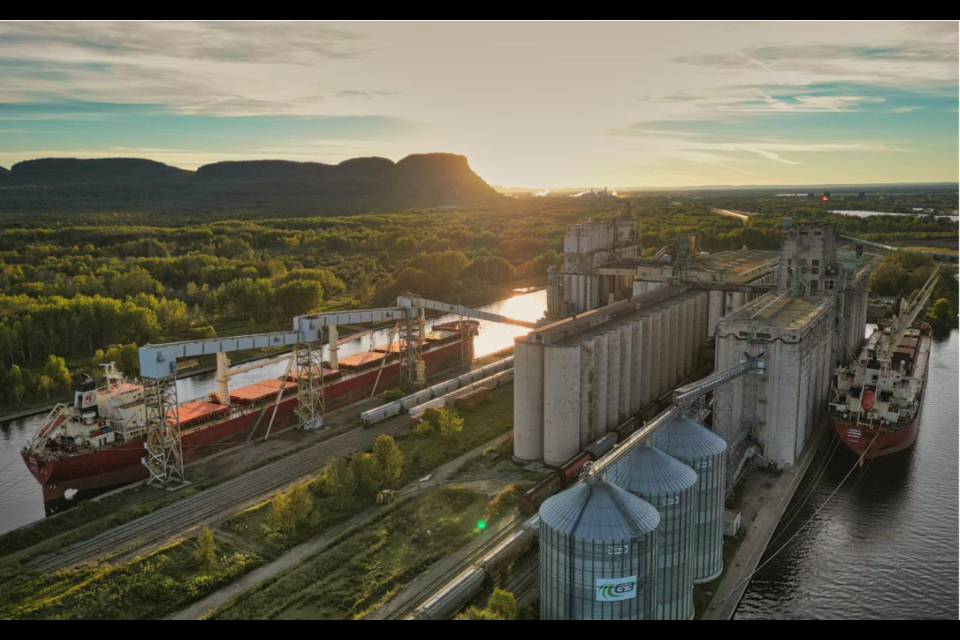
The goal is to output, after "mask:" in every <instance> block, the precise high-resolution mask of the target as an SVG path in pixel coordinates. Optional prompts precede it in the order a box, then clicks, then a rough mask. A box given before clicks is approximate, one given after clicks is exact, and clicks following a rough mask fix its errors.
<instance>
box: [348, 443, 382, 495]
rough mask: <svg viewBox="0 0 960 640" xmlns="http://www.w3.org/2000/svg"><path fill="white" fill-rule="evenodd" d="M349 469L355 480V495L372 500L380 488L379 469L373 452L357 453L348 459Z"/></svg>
mask: <svg viewBox="0 0 960 640" xmlns="http://www.w3.org/2000/svg"><path fill="white" fill-rule="evenodd" d="M350 469H351V470H352V471H353V477H354V479H355V481H356V485H355V489H354V491H355V492H356V495H357V496H358V497H360V498H361V499H363V500H366V501H372V500H373V499H375V498H376V497H377V491H379V490H380V470H379V469H378V468H377V461H376V460H375V459H374V457H373V454H370V453H358V454H356V455H354V456H353V458H352V459H351V460H350Z"/></svg>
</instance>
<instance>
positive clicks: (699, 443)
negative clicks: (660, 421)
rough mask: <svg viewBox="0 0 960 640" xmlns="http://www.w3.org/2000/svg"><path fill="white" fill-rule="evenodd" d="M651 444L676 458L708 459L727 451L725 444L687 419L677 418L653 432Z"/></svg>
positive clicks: (684, 417)
mask: <svg viewBox="0 0 960 640" xmlns="http://www.w3.org/2000/svg"><path fill="white" fill-rule="evenodd" d="M652 440H653V444H654V445H656V446H657V447H659V448H660V449H662V450H663V451H665V452H667V453H669V454H670V455H671V456H676V457H678V458H709V457H712V456H716V455H720V454H721V453H723V452H724V451H726V450H727V442H726V441H725V440H724V439H723V438H721V437H720V436H718V435H717V434H715V433H714V432H713V431H710V430H709V429H707V428H706V427H704V426H701V425H699V424H697V423H696V422H694V421H693V420H691V419H690V418H687V417H686V416H677V417H676V418H674V419H673V420H671V421H670V422H668V423H667V424H665V425H663V426H662V427H660V428H659V429H657V430H656V431H654V432H653V436H652Z"/></svg>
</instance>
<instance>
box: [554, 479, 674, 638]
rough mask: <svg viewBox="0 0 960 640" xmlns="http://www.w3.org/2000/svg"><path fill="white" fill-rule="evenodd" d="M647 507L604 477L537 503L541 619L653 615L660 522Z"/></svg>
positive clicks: (655, 512) (654, 510) (580, 483)
mask: <svg viewBox="0 0 960 640" xmlns="http://www.w3.org/2000/svg"><path fill="white" fill-rule="evenodd" d="M659 523H660V516H659V515H658V513H657V510H656V509H654V508H653V507H652V506H650V505H649V504H647V503H646V502H644V501H643V500H641V499H640V498H637V497H636V496H633V495H631V494H629V493H628V492H626V491H624V490H623V489H620V488H619V487H616V486H614V485H612V484H610V483H608V482H606V481H605V480H602V479H600V480H596V481H584V482H579V483H577V484H575V485H574V486H573V487H571V488H570V489H567V490H566V491H564V492H563V493H560V494H558V495H556V496H553V497H552V498H550V499H549V500H547V501H546V502H544V503H543V504H542V505H541V506H540V618H541V619H542V620H652V619H653V618H654V616H655V614H656V578H657V549H658V543H657V529H658V525H659Z"/></svg>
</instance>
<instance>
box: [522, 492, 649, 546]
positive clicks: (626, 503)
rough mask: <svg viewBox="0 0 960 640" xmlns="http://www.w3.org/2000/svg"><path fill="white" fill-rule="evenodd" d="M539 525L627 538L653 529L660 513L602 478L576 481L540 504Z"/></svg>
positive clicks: (587, 536)
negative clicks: (590, 480)
mask: <svg viewBox="0 0 960 640" xmlns="http://www.w3.org/2000/svg"><path fill="white" fill-rule="evenodd" d="M540 522H541V526H543V527H549V528H551V529H553V530H554V531H557V532H558V533H560V534H563V535H569V536H572V537H575V538H578V539H580V540H630V539H632V538H636V537H638V536H643V535H646V534H648V533H650V532H652V531H654V530H655V529H656V528H657V526H658V525H659V524H660V514H659V513H657V510H656V509H655V508H653V507H652V506H651V505H649V504H648V503H647V502H645V501H644V500H641V499H640V498H638V497H636V496H633V495H630V494H629V493H627V492H626V491H624V490H623V489H621V488H619V487H615V486H613V485H611V484H610V483H608V482H605V481H603V480H600V481H596V482H579V483H577V484H575V485H574V486H572V487H571V488H569V489H567V490H566V491H564V492H562V493H559V494H557V495H555V496H553V497H552V498H550V499H549V500H547V501H546V502H544V503H543V504H542V505H541V506H540Z"/></svg>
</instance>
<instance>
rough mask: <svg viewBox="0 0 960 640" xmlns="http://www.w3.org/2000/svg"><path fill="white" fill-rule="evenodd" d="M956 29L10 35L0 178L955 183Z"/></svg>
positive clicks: (187, 30) (94, 30) (444, 28)
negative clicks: (263, 173) (346, 166)
mask: <svg viewBox="0 0 960 640" xmlns="http://www.w3.org/2000/svg"><path fill="white" fill-rule="evenodd" d="M957 107H958V23H957V22H956V21H951V22H938V23H903V22H840V23H802V22H781V23H769V22H754V23H744V22H723V23H705V22H697V23H670V22H665V23H629V22H628V23H539V22H534V23H521V22H511V23H442V22H437V23H420V22H405V23H348V22H342V23H249V22H232V23H229V22H228V23H182V22H176V23H143V22H127V23H98V22H86V23H71V22H0V166H4V167H8V168H9V167H10V166H11V165H12V164H14V163H16V162H19V161H22V160H27V159H31V158H38V157H51V156H57V157H64V156H69V157H82V158H88V157H145V158H151V159H155V160H159V161H161V162H166V163H168V164H172V165H176V166H179V167H183V168H187V169H193V168H196V167H198V166H200V165H203V164H207V163H210V162H216V161H221V160H244V159H277V158H280V159H288V160H297V161H318V162H327V163H336V162H340V161H342V160H345V159H347V158H352V157H358V156H383V157H387V158H391V159H393V160H399V159H400V158H402V157H404V156H406V155H408V154H411V153H425V152H434V151H443V152H451V153H458V154H462V155H465V156H467V158H468V159H469V161H470V165H471V167H473V169H474V170H475V171H476V172H477V173H478V174H480V176H481V177H483V178H484V179H485V180H487V182H489V183H491V184H495V185H502V186H511V187H528V188H538V189H540V188H563V187H588V186H594V187H602V186H609V187H612V188H624V187H674V186H693V185H746V184H749V185H761V184H813V183H821V184H822V183H861V184H862V183H884V182H938V181H950V182H954V181H957V176H958V160H957V158H958V110H957Z"/></svg>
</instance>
